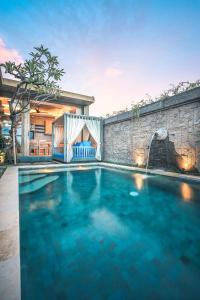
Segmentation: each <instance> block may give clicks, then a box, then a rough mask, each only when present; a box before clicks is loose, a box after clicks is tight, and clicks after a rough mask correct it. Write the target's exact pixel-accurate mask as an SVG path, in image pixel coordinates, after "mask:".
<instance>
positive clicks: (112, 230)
mask: <svg viewBox="0 0 200 300" xmlns="http://www.w3.org/2000/svg"><path fill="white" fill-rule="evenodd" d="M43 175H45V176H41V171H40V174H39V176H37V175H36V174H30V175H29V174H25V175H22V176H21V177H20V192H21V194H20V239H21V240H20V255H21V284H22V300H27V299H28V300H40V299H48V300H49V299H50V300H51V299H72V300H74V299H75V300H76V299H78V300H79V299H80V300H81V299H92V300H93V299H103V300H104V299H112V300H115V299H131V300H132V299H136V300H137V299H187V300H188V299H198V298H199V293H200V230H199V228H200V187H199V185H198V184H195V183H188V182H183V181H180V180H177V179H174V178H173V179H172V178H167V177H164V176H153V175H151V176H148V175H145V174H140V173H133V172H129V171H116V170H112V169H105V168H96V169H94V168H93V169H91V170H90V169H83V170H81V169H80V170H73V171H63V172H54V173H52V172H50V173H49V172H48V173H44V174H43ZM131 192H135V193H137V196H135V197H133V196H131V195H130V194H131Z"/></svg>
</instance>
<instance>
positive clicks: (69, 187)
mask: <svg viewBox="0 0 200 300" xmlns="http://www.w3.org/2000/svg"><path fill="white" fill-rule="evenodd" d="M72 184H73V175H72V172H70V171H68V172H67V193H68V194H69V199H70V201H73V200H74V199H76V197H77V196H76V195H75V193H74V191H73V189H72Z"/></svg>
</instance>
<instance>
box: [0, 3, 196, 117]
mask: <svg viewBox="0 0 200 300" xmlns="http://www.w3.org/2000/svg"><path fill="white" fill-rule="evenodd" d="M0 20H1V26H0V62H2V61H5V60H8V59H10V60H15V61H17V62H20V61H23V59H25V58H26V57H27V53H28V52H30V51H31V50H32V48H33V47H34V46H38V45H40V44H43V45H44V46H46V47H48V48H49V49H50V51H51V52H52V54H55V55H57V56H58V57H59V61H60V64H61V66H62V67H63V68H64V69H65V72H66V74H65V76H64V78H63V80H62V83H61V87H62V88H63V89H65V90H69V91H73V92H77V93H82V94H87V95H91V96H94V97H95V99H96V103H95V104H94V105H92V106H91V114H94V115H105V114H106V113H111V112H112V111H115V110H120V109H123V108H125V107H126V106H127V107H130V104H131V102H137V101H138V100H140V99H141V98H143V97H144V96H145V94H146V93H149V94H151V95H152V96H157V95H159V94H160V93H161V92H162V91H163V90H165V89H168V88H169V84H170V83H174V84H176V83H177V82H179V81H184V80H190V81H193V80H197V79H200V38H199V37H200V0H187V1H186V0H167V1H163V0H152V1H151V0H146V1H143V0H1V1H0Z"/></svg>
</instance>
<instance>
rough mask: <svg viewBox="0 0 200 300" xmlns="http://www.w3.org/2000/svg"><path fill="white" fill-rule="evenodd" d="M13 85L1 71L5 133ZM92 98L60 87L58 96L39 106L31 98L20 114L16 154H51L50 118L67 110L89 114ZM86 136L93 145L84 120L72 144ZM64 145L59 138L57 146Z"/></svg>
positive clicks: (0, 103)
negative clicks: (23, 111) (28, 105)
mask: <svg viewBox="0 0 200 300" xmlns="http://www.w3.org/2000/svg"><path fill="white" fill-rule="evenodd" d="M16 85H17V81H15V80H12V79H6V78H3V76H2V74H1V73H0V114H1V118H0V128H1V131H2V133H3V135H4V136H9V131H10V119H9V99H10V98H11V96H12V95H13V92H14V90H15V88H16ZM94 101H95V100H94V97H91V96H86V95H80V94H77V93H72V92H67V91H61V93H60V96H59V97H58V98H57V99H56V100H54V101H49V102H45V101H44V102H41V103H40V105H39V106H36V105H35V103H34V102H32V103H31V107H30V110H29V111H28V112H26V113H24V114H22V117H21V120H20V122H19V126H18V129H17V141H18V157H19V158H25V157H26V158H27V157H29V158H30V159H31V158H32V160H33V157H34V158H35V159H36V157H38V158H39V157H40V158H41V157H43V159H44V158H45V157H46V158H48V157H49V158H51V156H52V149H53V145H52V128H53V126H52V125H53V122H54V121H55V120H57V119H59V118H60V117H62V116H63V115H67V114H73V115H82V116H83V115H84V116H85V117H89V106H90V105H91V104H92V103H94ZM63 138H64V136H63ZM54 140H55V138H54ZM57 140H58V139H57ZM89 140H91V143H90V144H91V145H92V144H93V145H94V146H95V147H96V145H95V141H94V139H93V138H92V136H91V135H90V133H89V131H88V129H87V126H86V124H85V125H84V126H83V128H82V129H81V134H79V135H78V136H77V137H76V141H75V142H76V143H75V144H76V145H77V144H78V143H79V144H80V142H83V141H89ZM63 145H64V141H60V145H59V149H61V148H62V146H63ZM57 147H58V145H57ZM54 150H55V149H54ZM54 152H55V151H54ZM63 152H64V149H63ZM90 153H91V152H90Z"/></svg>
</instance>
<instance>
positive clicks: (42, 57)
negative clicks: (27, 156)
mask: <svg viewBox="0 0 200 300" xmlns="http://www.w3.org/2000/svg"><path fill="white" fill-rule="evenodd" d="M29 56H30V58H29V59H26V60H25V62H24V63H21V64H18V65H17V64H16V63H15V62H11V61H8V62H5V63H4V64H1V65H0V66H2V67H3V68H4V70H5V73H8V74H10V75H12V76H14V77H15V78H16V79H17V86H16V89H15V91H14V93H13V95H12V97H11V99H10V101H9V111H10V120H11V130H10V134H11V140H12V149H13V159H14V164H16V127H17V124H18V122H19V120H20V117H21V115H22V114H23V113H25V112H27V111H29V110H30V102H31V103H33V105H35V106H36V107H37V106H38V105H39V104H40V102H41V101H42V102H44V101H51V100H53V99H55V98H56V97H57V96H58V94H59V86H58V81H60V80H61V78H62V76H63V74H64V70H63V69H61V68H60V67H59V63H58V58H57V56H53V55H52V54H51V53H50V51H49V49H48V48H44V47H43V46H42V45H41V46H40V47H35V48H34V50H33V52H31V53H29Z"/></svg>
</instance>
